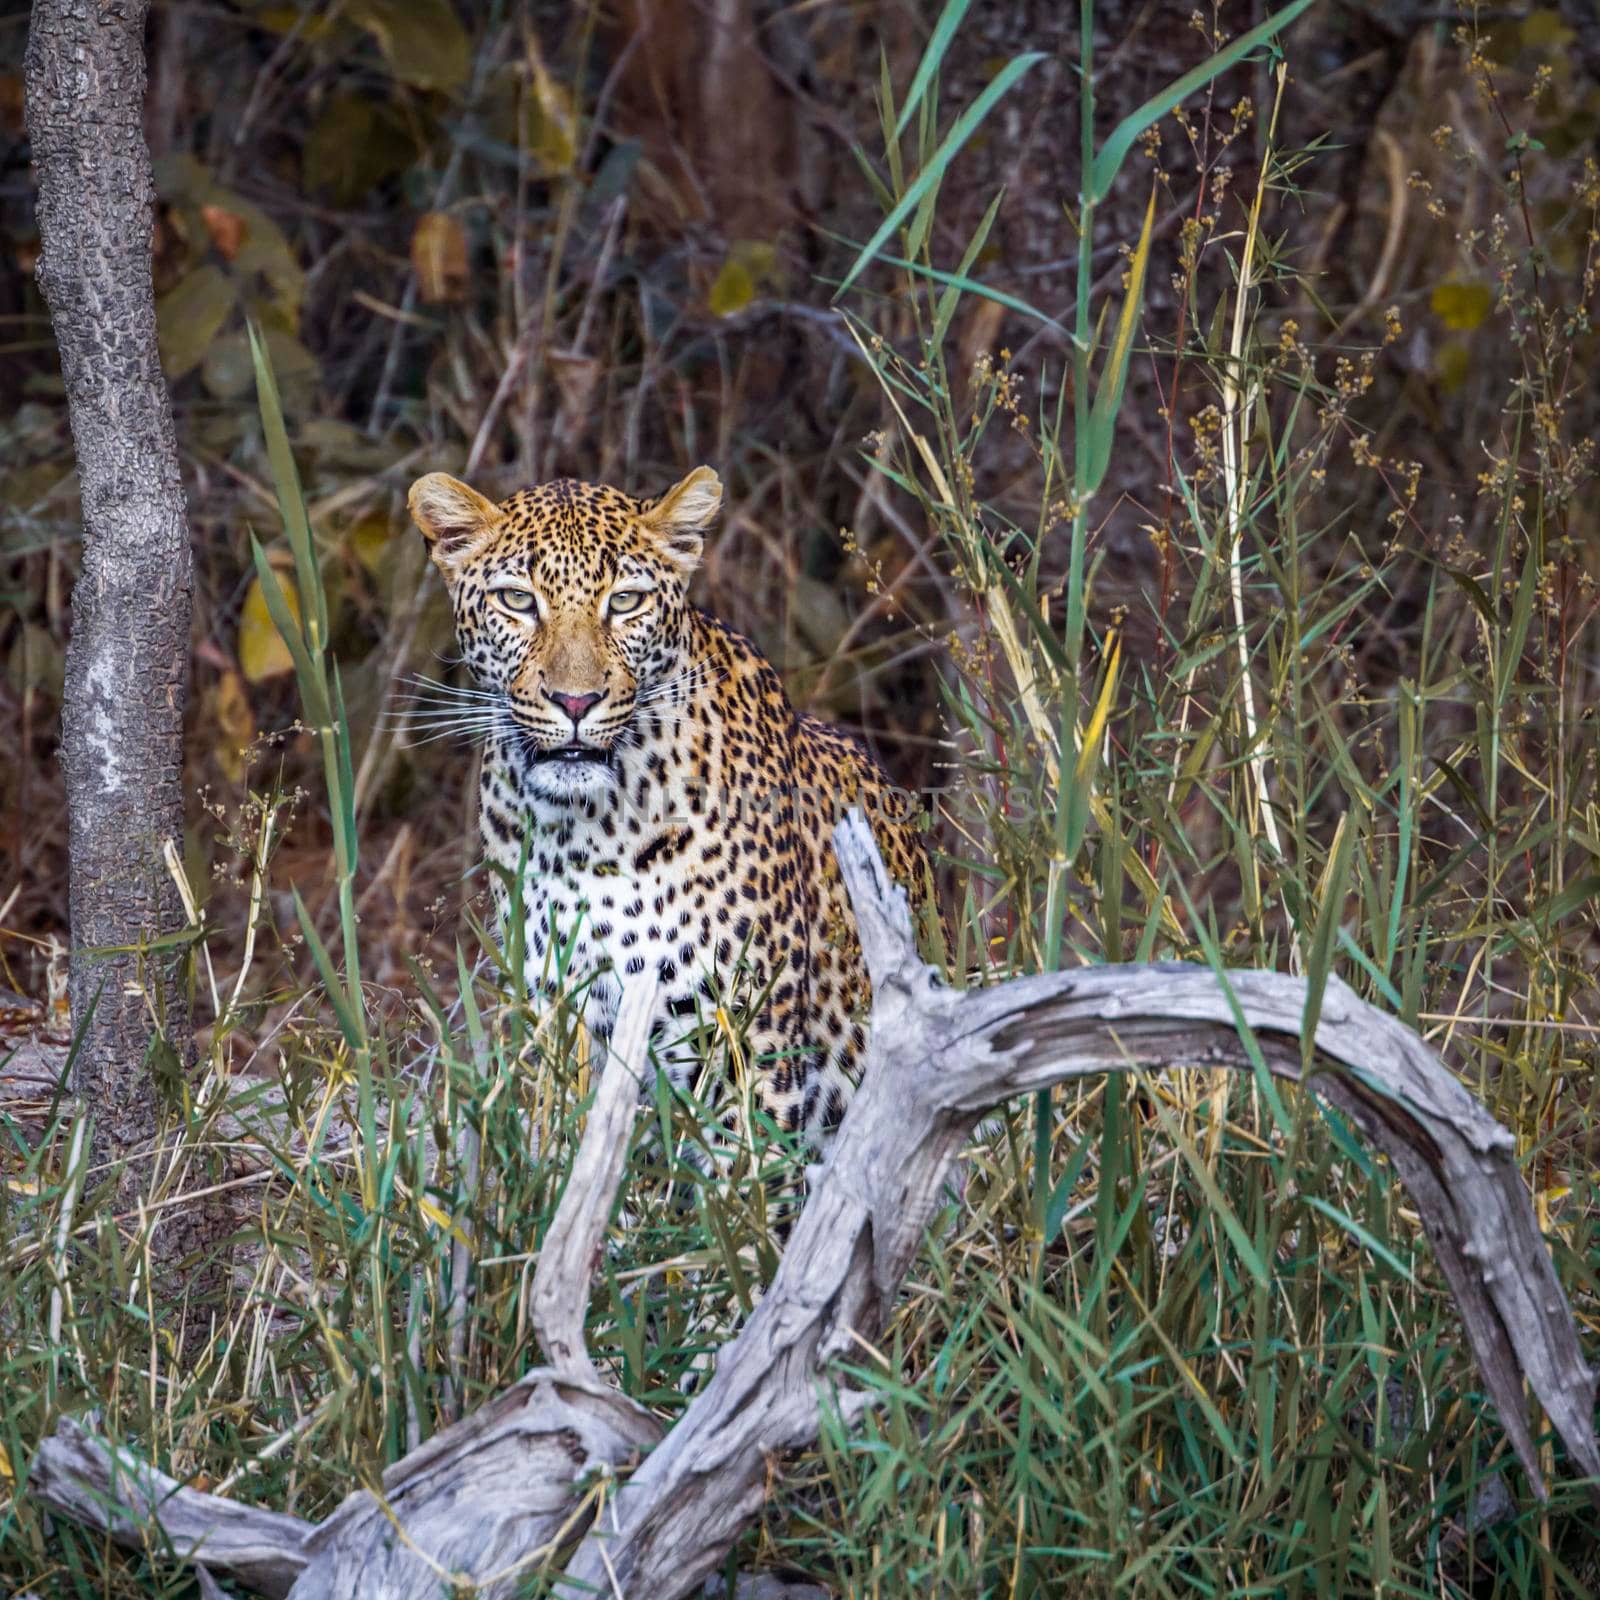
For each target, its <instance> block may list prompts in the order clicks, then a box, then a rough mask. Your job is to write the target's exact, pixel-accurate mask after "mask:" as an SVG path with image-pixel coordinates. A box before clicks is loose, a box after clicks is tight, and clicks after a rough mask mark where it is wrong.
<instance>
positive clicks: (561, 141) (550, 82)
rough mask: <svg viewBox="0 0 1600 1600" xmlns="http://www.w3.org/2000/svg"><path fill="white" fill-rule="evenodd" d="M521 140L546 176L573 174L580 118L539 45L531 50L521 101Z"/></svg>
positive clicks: (564, 86) (570, 97)
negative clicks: (526, 87) (525, 85)
mask: <svg viewBox="0 0 1600 1600" xmlns="http://www.w3.org/2000/svg"><path fill="white" fill-rule="evenodd" d="M522 138H523V144H524V146H525V148H526V149H527V152H528V154H529V155H530V156H532V157H533V159H534V160H535V161H537V162H538V163H539V167H540V169H541V171H542V172H543V173H544V175H545V176H546V177H549V178H554V177H559V176H560V175H561V174H562V173H564V172H571V171H572V169H573V167H574V166H575V165H576V164H577V160H578V116H577V112H576V111H575V110H574V109H573V104H572V93H571V91H570V90H569V89H568V88H567V86H566V85H565V84H564V83H557V82H556V80H555V79H554V78H552V77H551V76H550V69H549V68H548V67H546V66H545V64H544V58H543V56H541V55H540V54H539V48H538V46H537V45H534V46H532V47H531V48H530V49H529V51H528V91H527V96H526V98H525V99H524V100H523V102H522Z"/></svg>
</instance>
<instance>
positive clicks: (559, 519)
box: [408, 466, 942, 1147]
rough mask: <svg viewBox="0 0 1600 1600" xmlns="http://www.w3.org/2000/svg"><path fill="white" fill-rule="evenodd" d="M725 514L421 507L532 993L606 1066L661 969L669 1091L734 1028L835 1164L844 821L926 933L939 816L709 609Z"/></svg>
mask: <svg viewBox="0 0 1600 1600" xmlns="http://www.w3.org/2000/svg"><path fill="white" fill-rule="evenodd" d="M721 502H722V482H721V479H720V478H719V476H718V475H717V473H716V472H715V470H713V469H712V468H711V467H708V466H701V467H697V468H695V469H694V470H693V471H692V472H690V473H689V474H688V475H687V476H686V477H684V478H683V479H682V480H681V481H679V482H677V483H676V484H674V485H673V486H672V487H671V488H669V489H668V490H666V492H665V493H662V494H658V495H655V496H653V497H648V498H636V497H634V496H632V495H630V494H627V493H625V492H624V491H622V490H620V489H616V488H612V487H609V486H606V485H601V484H593V483H588V482H583V481H580V480H577V479H572V478H562V479H557V480H555V481H553V482H546V483H541V484H537V485H534V486H532V487H528V488H523V489H520V490H518V491H517V492H515V493H513V494H511V495H510V496H509V497H508V498H506V499H503V500H500V501H494V500H491V499H490V498H488V497H487V496H485V495H483V494H480V493H479V492H478V491H477V490H475V489H473V488H471V487H470V486H469V485H467V484H465V483H463V482H461V481H460V480H458V479H456V478H453V477H450V476H449V475H448V474H446V473H442V472H432V473H429V474H427V475H426V476H424V477H422V478H419V479H418V480H417V482H416V483H415V484H414V485H413V486H412V488H411V490H410V493H409V495H408V508H409V510H410V514H411V518H412V520H413V521H414V523H415V524H416V526H417V528H418V529H419V530H420V532H421V534H422V537H423V539H424V541H425V543H426V546H427V549H428V552H429V555H430V556H431V558H432V561H433V564H434V566H435V567H436V568H437V569H438V571H439V573H440V575H441V577H442V578H443V581H444V586H445V588H446V591H447V592H448V595H449V598H450V602H451V605H452V608H453V610H454V616H455V631H456V640H457V647H458V651H459V655H460V658H461V660H462V661H463V662H464V664H465V666H466V668H467V670H468V672H469V673H470V674H471V677H472V679H473V680H474V685H475V687H474V688H472V689H470V690H468V691H466V694H467V695H468V698H467V699H466V700H465V701H464V702H462V705H463V711H462V713H461V714H462V716H463V717H464V718H465V719H466V721H467V723H468V724H469V726H470V727H471V728H473V729H475V730H476V731H477V733H478V734H480V735H481V737H482V761H481V766H480V773H479V792H478V814H479V830H480V835H481V841H480V842H481V845H482V851H483V857H484V861H485V863H486V866H487V867H488V869H489V873H488V875H489V879H490V883H491V885H492V894H493V898H494V901H495V906H496V911H497V914H498V918H499V922H500V925H501V927H502V928H503V929H506V930H507V932H508V933H509V931H510V928H509V922H510V919H511V918H512V917H513V915H514V908H515V907H516V906H518V905H519V904H520V918H521V923H522V929H521V931H522V934H523V939H522V949H523V951H524V962H525V977H526V983H527V991H528V993H529V995H530V996H538V997H541V998H543V999H545V1000H554V999H555V998H556V997H557V996H558V995H561V994H564V995H566V996H568V997H569V998H570V997H572V996H577V997H578V999H577V1001H576V1002H575V1003H576V1004H578V1006H579V1008H580V1014H581V1016H582V1018H583V1022H584V1024H585V1027H586V1029H587V1031H588V1032H589V1033H590V1034H591V1035H592V1036H593V1038H594V1039H596V1040H598V1041H600V1042H601V1043H602V1044H604V1043H606V1042H608V1041H609V1040H610V1038H611V1035H612V1032H613V1029H614V1027H615V1024H616V1020H617V1013H618V1007H619V1005H620V1002H621V996H622V992H623V986H624V985H626V984H627V983H628V982H629V980H630V979H631V978H635V977H637V976H638V975H639V974H642V973H644V972H645V971H646V969H647V968H651V967H653V968H654V969H655V973H656V977H657V980H658V983H657V990H656V1001H655V1009H654V1012H653V1014H652V1016H651V1019H650V1039H651V1051H652V1056H653V1059H654V1061H655V1064H656V1068H657V1070H658V1071H660V1072H663V1073H664V1074H665V1075H666V1076H667V1077H668V1078H669V1079H670V1080H671V1082H672V1083H673V1084H674V1085H675V1086H676V1087H678V1088H680V1089H681V1088H687V1087H689V1085H690V1084H691V1081H692V1080H694V1079H695V1077H696V1074H697V1071H698V1069H699V1068H700V1067H701V1066H702V1065H703V1063H704V1061H705V1059H706V1054H707V1052H706V1045H707V1043H708V1038H709V1036H710V1035H711V1034H712V1033H715V1032H716V1031H718V1029H719V1028H720V1030H721V1031H722V1032H723V1033H724V1034H726V1033H727V1027H726V1024H727V1022H728V1019H730V1018H732V1017H738V1018H740V1019H742V1022H741V1024H740V1026H739V1027H738V1029H737V1033H736V1035H733V1036H732V1037H734V1038H735V1051H736V1062H737V1068H738V1069H739V1070H740V1071H741V1072H742V1075H743V1077H744V1079H745V1087H746V1090H747V1091H753V1094H752V1098H753V1102H754V1105H755V1106H756V1107H758V1108H759V1110H760V1111H761V1112H763V1113H764V1114H765V1115H766V1116H767V1117H769V1118H770V1119H771V1122H772V1124H773V1125H774V1126H775V1127H776V1128H778V1129H781V1130H783V1131H784V1132H785V1133H787V1134H794V1135H798V1136H800V1138H801V1139H802V1140H803V1141H805V1142H808V1143H809V1144H810V1145H811V1146H812V1147H817V1146H819V1145H823V1144H826V1143H828V1142H829V1141H830V1140H831V1137H832V1134H833V1132H834V1130H836V1129H837V1127H838V1125H839V1122H840V1120H841V1118H842V1116H843V1114H844V1111H845V1109H846V1107H847V1105H848V1103H849V1099H850V1095H851V1093H852V1090H853V1087H854V1085H855V1084H856V1083H857V1081H858V1079H859V1075H860V1069H861V1066H862V1064H863V1057H864V1053H865V1050H866V1019H867V1017H868V1014H869V1009H870V1003H871V984H870V981H869V979H868V975H867V972H866V968H865V965H864V961H863V958H862V952H861V947H860V942H859V939H858V936H857V932H856V925H855V921H854V917H853V914H852V913H851V910H850V906H849V902H848V896H847V894H846V892H845V888H844V884H843V880H842V878H841V875H840V872H839V867H838V863H837V860H836V858H835V855H834V851H833V845H832V829H833V827H834V825H835V823H836V821H837V819H838V818H839V817H840V816H841V815H842V814H843V812H844V810H845V809H846V808H848V807H852V806H854V807H859V808H860V809H861V811H862V812H863V814H864V815H865V816H866V817H867V818H868V820H869V821H870V823H871V825H872V828H873V832H874V835H875V838H876V840H877V843H878V847H879V851H880V853H881V855H882V856H883V859H884V863H885V865H886V867H887V869H888V871H889V873H890V876H891V877H892V878H893V879H894V880H895V881H896V882H897V883H899V884H900V885H901V886H902V887H903V888H904V889H905V890H906V892H907V894H908V896H909V898H910V904H911V907H912V910H913V915H914V917H915V919H916V920H917V922H918V923H919V925H921V926H922V927H924V928H932V927H936V926H942V923H941V921H940V918H939V913H938V905H937V893H936V888H935V882H934V877H933V872H932V868H931V862H930V856H929V853H928V849H927V845H926V839H925V822H926V817H925V813H924V812H923V811H922V810H921V808H920V807H919V806H917V805H916V804H915V803H914V801H913V800H912V798H911V797H910V796H909V795H907V794H906V793H905V792H904V791H902V790H898V789H896V788H895V787H894V785H893V784H892V783H891V782H890V780H889V778H888V777H887V776H886V774H885V773H884V771H883V769H882V768H881V767H880V766H879V765H878V763H877V762H876V761H875V760H874V759H873V758H872V757H871V756H870V755H869V754H868V753H867V751H866V750H865V749H864V748H863V747H862V746H861V745H860V744H858V743H857V742H856V740H855V739H854V738H852V737H851V736H850V735H849V734H847V733H845V732H844V731H843V730H841V729H840V728H838V727H836V726H834V725H832V724H830V723H828V722H826V721H824V720H822V719H820V718H818V717H816V716H813V715H810V714H808V713H806V712H802V711H798V710H796V708H795V706H794V705H793V703H792V702H791V700H790V698H789V695H788V694H787V692H786V690H785V687H784V683H783V680H782V678H781V677H780V675H779V673H778V671H777V669H776V668H775V667H774V666H773V665H772V663H771V662H770V661H769V660H768V659H767V658H766V657H765V656H764V655H763V654H762V653H761V651H760V650H759V649H758V648H757V647H756V646H755V645H754V644H753V643H751V641H750V640H749V639H748V638H746V637H745V636H744V635H742V634H740V633H738V632H737V631H735V630H734V629H733V628H732V627H730V626H729V625H728V624H727V623H725V622H723V621H722V620H720V619H719V618H717V617H716V616H714V615H712V614H711V613H710V612H708V611H706V610H703V609H701V608H700V607H699V606H697V605H695V604H694V603H692V602H691V598H690V586H691V580H692V579H693V577H694V575H695V572H696V570H697V568H698V567H699V565H700V562H701V558H702V556H703V553H704V549H705V540H706V536H707V533H708V531H709V529H710V528H711V525H712V523H713V522H714V519H715V518H716V516H717V514H718V511H719V509H720V506H721ZM518 887H520V895H519V894H518V893H517V892H516V891H517V889H518Z"/></svg>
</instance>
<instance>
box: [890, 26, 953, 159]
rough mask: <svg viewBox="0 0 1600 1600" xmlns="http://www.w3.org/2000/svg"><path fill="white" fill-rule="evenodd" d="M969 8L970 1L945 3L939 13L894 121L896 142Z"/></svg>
mask: <svg viewBox="0 0 1600 1600" xmlns="http://www.w3.org/2000/svg"><path fill="white" fill-rule="evenodd" d="M971 6H972V0H948V4H946V6H945V8H944V10H943V11H941V12H940V13H939V20H938V21H937V22H936V23H935V24H934V26H933V35H932V37H931V38H930V39H929V40H928V48H927V49H926V50H924V51H923V52H922V59H921V60H920V61H919V62H918V63H917V70H916V72H915V74H913V76H912V79H911V87H910V88H909V89H907V90H906V100H905V104H904V105H903V106H901V107H900V115H899V117H898V118H896V120H895V125H894V137H895V139H897V140H898V139H899V137H900V135H901V134H903V133H904V132H905V131H906V128H907V126H908V125H909V124H910V122H911V119H912V117H914V116H915V115H916V113H917V107H918V106H919V105H921V104H922V97H923V96H924V95H925V94H927V92H928V86H929V85H930V84H931V83H932V82H933V80H934V75H935V74H936V73H937V72H938V70H939V68H940V66H941V65H942V64H943V62H944V57H945V52H946V51H947V50H948V49H949V48H950V41H951V40H952V39H954V38H955V36H956V29H957V28H959V27H960V26H961V24H962V22H963V21H964V20H965V18H966V15H967V12H968V10H970V9H971Z"/></svg>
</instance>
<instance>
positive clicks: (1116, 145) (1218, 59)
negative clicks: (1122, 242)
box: [1089, 0, 1311, 202]
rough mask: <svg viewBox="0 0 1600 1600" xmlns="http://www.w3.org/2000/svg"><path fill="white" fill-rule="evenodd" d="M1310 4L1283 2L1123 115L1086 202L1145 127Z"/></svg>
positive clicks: (1107, 187)
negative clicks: (1283, 4) (1229, 41)
mask: <svg viewBox="0 0 1600 1600" xmlns="http://www.w3.org/2000/svg"><path fill="white" fill-rule="evenodd" d="M1310 5H1311V0H1292V3H1291V4H1289V5H1286V6H1285V7H1284V8H1283V10H1282V11H1279V12H1277V13H1276V14H1275V15H1274V16H1270V17H1268V18H1267V20H1266V21H1265V22H1263V23H1262V24H1261V25H1260V26H1259V27H1255V28H1252V29H1251V30H1250V31H1249V33H1245V34H1241V35H1240V36H1239V37H1238V38H1237V39H1235V40H1234V41H1233V43H1232V44H1230V45H1225V46H1224V47H1223V48H1222V49H1221V50H1219V51H1217V53H1216V54H1215V55H1214V56H1212V57H1211V59H1210V60H1209V61H1202V62H1201V63H1200V65H1199V66H1198V67H1196V68H1195V69H1194V71H1192V72H1186V73H1184V75H1183V76H1182V77H1181V78H1179V79H1177V80H1176V82H1173V83H1169V84H1168V85H1167V87H1166V88H1165V89H1163V90H1162V91H1161V92H1160V93H1159V94H1156V95H1152V96H1151V97H1150V99H1148V100H1146V101H1145V103H1144V104H1143V105H1142V106H1140V107H1139V109H1138V110H1137V111H1134V112H1132V113H1131V114H1130V115H1128V116H1126V117H1124V118H1123V119H1122V121H1121V122H1119V123H1118V124H1117V125H1116V127H1115V128H1113V129H1112V131H1111V137H1110V138H1109V139H1107V140H1106V142H1105V144H1104V145H1102V146H1101V149H1100V154H1099V155H1097V156H1096V157H1095V158H1094V167H1093V170H1092V172H1091V174H1090V180H1089V199H1090V201H1091V202H1095V201H1100V200H1104V199H1105V197H1106V196H1107V195H1108V194H1110V193H1111V185H1112V184H1113V183H1114V182H1115V181H1116V176H1117V174H1118V172H1120V171H1121V170H1122V163H1123V162H1124V161H1126V160H1127V158H1128V152H1129V151H1130V150H1131V149H1132V148H1133V146H1134V142H1135V141H1136V140H1137V139H1138V138H1139V136H1140V135H1141V134H1142V133H1143V132H1144V131H1145V129H1146V128H1148V127H1150V126H1152V125H1153V124H1154V123H1157V122H1159V121H1160V120H1161V119H1162V118H1163V117H1164V116H1166V115H1167V114H1168V113H1169V112H1171V111H1172V110H1173V109H1174V108H1175V107H1177V106H1179V105H1181V104H1182V103H1183V102H1184V101H1185V100H1187V99H1188V97H1189V96H1190V95H1192V94H1193V93H1194V92H1195V91H1196V90H1197V89H1203V88H1205V86H1206V85H1207V84H1208V83H1210V82H1211V80H1212V79H1213V78H1215V77H1217V76H1218V75H1219V74H1221V73H1224V72H1226V71H1227V70H1228V68H1229V67H1231V66H1232V65H1233V64H1234V62H1236V61H1242V60H1243V59H1244V58H1245V57H1246V56H1247V55H1249V54H1250V52H1251V51H1252V50H1254V49H1255V48H1256V46H1257V45H1262V44H1265V43H1266V42H1267V41H1268V40H1269V39H1271V38H1272V37H1273V36H1274V35H1275V34H1278V33H1281V32H1282V31H1283V30H1284V29H1285V28H1287V27H1288V26H1289V24H1290V23H1291V22H1293V21H1294V20H1295V19H1296V18H1297V17H1298V16H1300V15H1301V14H1302V13H1303V12H1305V11H1306V10H1307V9H1309V7H1310Z"/></svg>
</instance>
